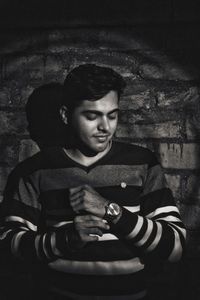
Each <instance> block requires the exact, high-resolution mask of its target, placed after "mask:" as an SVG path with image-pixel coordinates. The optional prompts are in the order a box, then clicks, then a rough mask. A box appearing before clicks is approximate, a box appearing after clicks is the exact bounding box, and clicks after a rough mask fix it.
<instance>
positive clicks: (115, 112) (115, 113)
mask: <svg viewBox="0 0 200 300" xmlns="http://www.w3.org/2000/svg"><path fill="white" fill-rule="evenodd" d="M117 117H118V111H114V112H112V113H111V114H109V115H108V118H109V119H110V120H115V119H116V118H117Z"/></svg>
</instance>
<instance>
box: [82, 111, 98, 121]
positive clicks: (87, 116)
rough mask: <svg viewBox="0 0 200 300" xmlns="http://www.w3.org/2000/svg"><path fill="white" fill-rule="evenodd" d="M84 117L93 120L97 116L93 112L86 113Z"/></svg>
mask: <svg viewBox="0 0 200 300" xmlns="http://www.w3.org/2000/svg"><path fill="white" fill-rule="evenodd" d="M85 117H86V119H87V120H90V121H92V120H95V119H96V118H97V114H95V113H86V114H85Z"/></svg>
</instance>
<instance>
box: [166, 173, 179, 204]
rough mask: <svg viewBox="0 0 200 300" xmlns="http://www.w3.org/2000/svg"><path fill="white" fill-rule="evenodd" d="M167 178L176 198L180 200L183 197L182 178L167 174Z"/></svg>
mask: <svg viewBox="0 0 200 300" xmlns="http://www.w3.org/2000/svg"><path fill="white" fill-rule="evenodd" d="M165 178H166V181H167V184H168V186H169V188H170V189H171V191H172V193H173V196H174V198H176V199H179V198H180V196H181V176H180V175H172V174H165Z"/></svg>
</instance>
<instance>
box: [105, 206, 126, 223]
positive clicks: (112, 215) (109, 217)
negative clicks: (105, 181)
mask: <svg viewBox="0 0 200 300" xmlns="http://www.w3.org/2000/svg"><path fill="white" fill-rule="evenodd" d="M105 210H106V212H105V215H104V219H105V220H106V221H108V222H109V221H110V222H112V221H114V220H115V219H117V217H119V216H120V215H121V213H122V209H121V207H120V206H119V205H118V204H117V203H114V202H110V203H108V205H106V207H105Z"/></svg>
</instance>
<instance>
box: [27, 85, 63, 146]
mask: <svg viewBox="0 0 200 300" xmlns="http://www.w3.org/2000/svg"><path fill="white" fill-rule="evenodd" d="M62 97H63V93H62V85H61V84H59V83H49V84H46V85H42V86H40V87H38V88H36V89H35V90H34V91H33V92H32V94H31V95H30V96H29V98H28V101H27V104H26V107H25V109H26V117H27V121H28V131H29V134H30V137H31V138H32V140H33V141H35V142H36V143H37V144H38V146H39V147H40V148H43V147H49V146H58V145H65V143H66V133H67V132H66V125H64V123H63V122H62V120H61V118H60V114H59V109H60V106H61V103H62Z"/></svg>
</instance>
